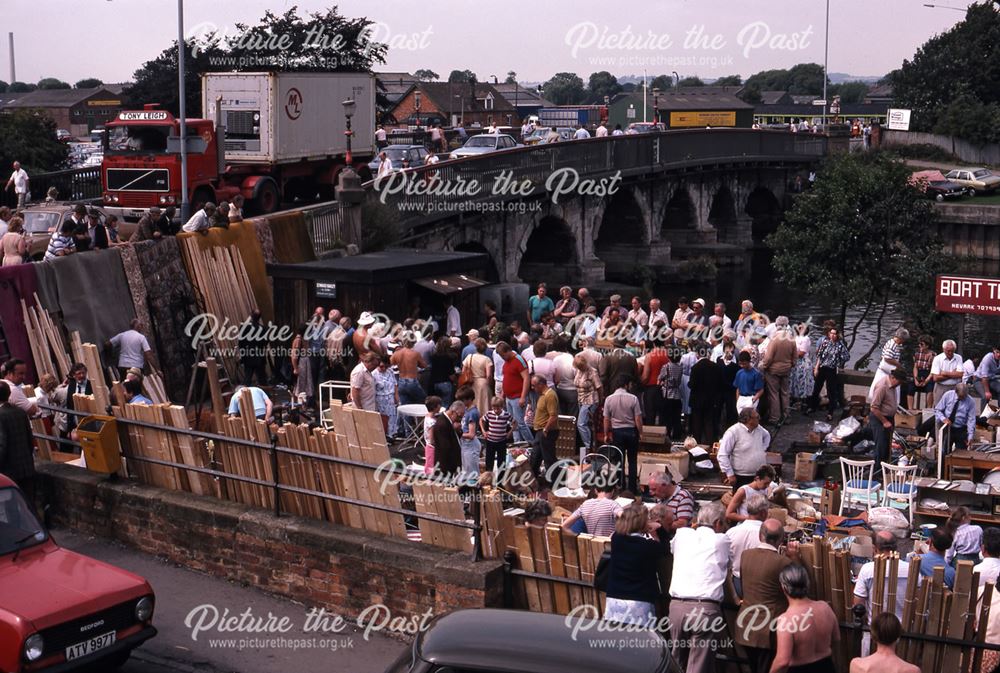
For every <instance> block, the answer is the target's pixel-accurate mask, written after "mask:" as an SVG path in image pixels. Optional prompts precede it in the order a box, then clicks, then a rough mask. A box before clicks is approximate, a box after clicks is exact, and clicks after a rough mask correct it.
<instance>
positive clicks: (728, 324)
mask: <svg viewBox="0 0 1000 673" xmlns="http://www.w3.org/2000/svg"><path fill="white" fill-rule="evenodd" d="M713 313H714V315H716V316H718V317H719V318H721V319H722V329H723V330H727V329H732V327H733V321H732V319H731V318H730V317H729V316H728V315H726V305H725V304H723V303H721V302H720V303H717V304H716V305H715V308H714V309H713Z"/></svg>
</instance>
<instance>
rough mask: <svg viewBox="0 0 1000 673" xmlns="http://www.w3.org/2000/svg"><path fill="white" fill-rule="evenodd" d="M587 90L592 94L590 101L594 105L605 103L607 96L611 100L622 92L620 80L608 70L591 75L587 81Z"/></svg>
mask: <svg viewBox="0 0 1000 673" xmlns="http://www.w3.org/2000/svg"><path fill="white" fill-rule="evenodd" d="M587 89H588V91H589V92H590V100H591V101H592V102H594V103H603V102H604V97H605V96H607V97H608V98H609V99H610V98H614V97H615V96H617V95H618V94H620V93H621V91H622V87H621V85H620V84H619V83H618V79H617V78H616V77H615V76H614V75H612V74H611V73H610V72H608V71H607V70H602V71H601V72H595V73H593V74H591V76H590V79H589V80H588V81H587Z"/></svg>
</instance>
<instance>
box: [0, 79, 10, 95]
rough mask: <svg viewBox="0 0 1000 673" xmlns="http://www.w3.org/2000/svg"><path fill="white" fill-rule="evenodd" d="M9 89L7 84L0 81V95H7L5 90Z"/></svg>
mask: <svg viewBox="0 0 1000 673" xmlns="http://www.w3.org/2000/svg"><path fill="white" fill-rule="evenodd" d="M9 87H10V85H9V84H7V82H5V81H3V80H2V79H0V93H7V89H8V88H9Z"/></svg>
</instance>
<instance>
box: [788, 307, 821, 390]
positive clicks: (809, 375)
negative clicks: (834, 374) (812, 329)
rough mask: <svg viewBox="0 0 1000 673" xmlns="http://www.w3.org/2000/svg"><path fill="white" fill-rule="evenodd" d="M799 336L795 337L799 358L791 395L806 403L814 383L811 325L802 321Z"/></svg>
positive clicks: (793, 376)
mask: <svg viewBox="0 0 1000 673" xmlns="http://www.w3.org/2000/svg"><path fill="white" fill-rule="evenodd" d="M797 331H798V336H796V337H795V346H796V348H797V349H798V351H799V353H798V356H799V359H798V360H797V361H796V362H795V368H794V369H793V370H792V382H791V383H792V384H791V396H792V400H794V402H795V403H796V404H804V403H805V400H806V399H807V398H808V397H809V396H810V395H812V389H813V383H814V382H815V379H814V378H813V364H812V362H813V358H812V340H811V339H810V338H809V325H808V324H807V323H802V324H801V325H799V326H798V330H797Z"/></svg>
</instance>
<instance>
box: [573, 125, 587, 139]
mask: <svg viewBox="0 0 1000 673" xmlns="http://www.w3.org/2000/svg"><path fill="white" fill-rule="evenodd" d="M589 137H590V131H588V130H587V129H585V128H583V124H580V125H579V126H578V127H577V129H576V133H574V134H573V139H574V140H584V139H585V138H589Z"/></svg>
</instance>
